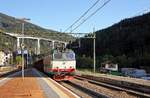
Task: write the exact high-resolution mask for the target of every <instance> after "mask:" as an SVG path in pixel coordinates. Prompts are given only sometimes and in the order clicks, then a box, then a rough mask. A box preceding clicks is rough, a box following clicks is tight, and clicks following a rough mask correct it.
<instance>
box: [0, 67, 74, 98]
mask: <svg viewBox="0 0 150 98" xmlns="http://www.w3.org/2000/svg"><path fill="white" fill-rule="evenodd" d="M0 98H73V97H70V96H68V95H67V93H65V92H63V91H62V90H61V89H59V88H58V87H57V86H55V85H54V83H52V82H50V81H49V77H46V76H43V75H42V74H40V72H38V71H37V70H35V69H27V70H25V77H24V79H23V78H22V77H21V72H17V73H15V74H14V75H10V76H8V77H5V78H3V79H1V80H0Z"/></svg>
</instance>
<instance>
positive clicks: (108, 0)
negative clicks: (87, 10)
mask: <svg viewBox="0 0 150 98" xmlns="http://www.w3.org/2000/svg"><path fill="white" fill-rule="evenodd" d="M110 1H111V0H107V1H106V2H104V4H103V5H102V6H100V7H99V8H98V9H96V10H95V11H94V12H93V13H92V14H91V15H89V16H88V17H87V18H86V19H83V21H82V22H81V23H80V24H78V25H77V26H76V27H75V28H73V29H72V30H71V32H73V31H74V30H76V29H77V28H78V27H80V26H81V25H82V24H83V23H85V22H86V21H87V20H88V19H90V18H91V17H92V16H93V15H95V14H96V13H97V12H98V11H99V10H100V9H102V8H103V7H104V6H105V5H107V4H108V3H109V2H110Z"/></svg>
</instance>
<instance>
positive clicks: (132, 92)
mask: <svg viewBox="0 0 150 98" xmlns="http://www.w3.org/2000/svg"><path fill="white" fill-rule="evenodd" d="M90 78H91V77H90ZM75 79H77V80H79V81H84V82H87V83H88V84H92V85H96V86H97V87H104V88H107V89H110V90H113V91H116V93H117V92H123V93H126V95H129V96H130V95H131V96H135V97H138V98H139V97H140V98H150V94H149V93H148V91H140V90H139V89H137V90H136V89H129V88H126V87H122V86H121V85H120V86H119V85H112V84H108V83H104V82H100V81H96V80H94V79H89V77H82V76H75ZM88 84H87V85H88ZM145 92H146V93H145ZM108 95H109V94H108ZM111 97H112V96H111Z"/></svg>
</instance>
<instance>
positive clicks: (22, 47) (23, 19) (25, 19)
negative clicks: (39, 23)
mask: <svg viewBox="0 0 150 98" xmlns="http://www.w3.org/2000/svg"><path fill="white" fill-rule="evenodd" d="M19 20H21V22H22V30H21V34H22V36H23V38H22V43H21V51H22V78H23V79H24V24H25V21H27V20H30V19H28V18H21V19H19Z"/></svg>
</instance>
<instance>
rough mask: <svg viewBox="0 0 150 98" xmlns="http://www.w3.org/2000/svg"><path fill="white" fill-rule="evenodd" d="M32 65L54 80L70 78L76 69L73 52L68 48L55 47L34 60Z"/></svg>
mask: <svg viewBox="0 0 150 98" xmlns="http://www.w3.org/2000/svg"><path fill="white" fill-rule="evenodd" d="M34 66H35V67H36V68H37V69H39V70H41V71H43V72H45V73H47V74H48V75H50V76H51V77H52V78H53V79H54V80H56V81H62V80H71V79H73V76H74V74H75V70H76V59H75V53H74V52H73V51H72V50H70V49H65V50H61V51H60V50H57V49H55V50H53V51H52V52H51V53H50V54H49V55H48V56H45V57H43V58H42V59H40V60H38V61H36V62H35V63H34Z"/></svg>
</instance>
